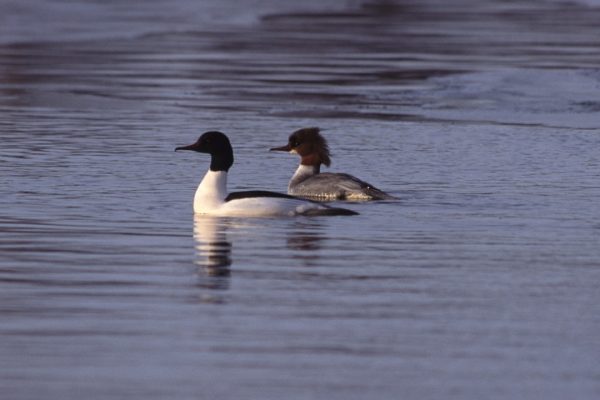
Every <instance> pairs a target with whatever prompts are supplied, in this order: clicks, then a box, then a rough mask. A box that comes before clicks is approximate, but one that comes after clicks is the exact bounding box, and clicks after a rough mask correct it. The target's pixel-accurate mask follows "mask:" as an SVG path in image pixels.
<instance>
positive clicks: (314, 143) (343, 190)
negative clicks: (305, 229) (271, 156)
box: [271, 128, 396, 200]
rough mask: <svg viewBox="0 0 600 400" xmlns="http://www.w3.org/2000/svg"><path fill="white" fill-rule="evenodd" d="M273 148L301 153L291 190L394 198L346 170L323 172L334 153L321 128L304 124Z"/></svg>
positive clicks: (320, 194)
mask: <svg viewBox="0 0 600 400" xmlns="http://www.w3.org/2000/svg"><path fill="white" fill-rule="evenodd" d="M271 151H286V152H289V153H295V154H298V155H299V156H300V165H299V166H298V169H297V170H296V172H295V173H294V175H293V176H292V179H291V180H290V182H289V184H288V194H291V195H294V196H300V197H308V198H313V199H319V200H394V199H396V198H395V197H394V196H391V195H389V194H387V193H385V192H383V191H381V190H379V189H377V188H376V187H375V186H373V185H371V184H369V183H367V182H364V181H361V180H360V179H358V178H356V177H354V176H352V175H349V174H343V173H331V172H324V173H321V164H324V165H326V166H327V167H329V165H331V158H330V157H331V156H330V154H329V146H328V145H327V141H326V140H325V138H324V137H323V136H322V135H321V134H320V130H319V128H303V129H299V130H297V131H296V132H294V133H292V134H291V135H290V137H289V140H288V143H287V144H286V145H285V146H281V147H273V148H272V149H271Z"/></svg>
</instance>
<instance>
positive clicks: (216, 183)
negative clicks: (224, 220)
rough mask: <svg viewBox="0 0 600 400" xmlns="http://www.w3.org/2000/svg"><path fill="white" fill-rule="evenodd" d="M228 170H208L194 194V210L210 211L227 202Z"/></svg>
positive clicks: (198, 211)
mask: <svg viewBox="0 0 600 400" xmlns="http://www.w3.org/2000/svg"><path fill="white" fill-rule="evenodd" d="M225 197H227V172H226V171H212V170H208V172H207V173H206V175H204V178H202V182H200V185H198V189H196V194H195V196H194V212H196V213H209V212H210V211H212V210H214V209H216V208H218V207H219V206H221V205H222V204H223V203H224V202H225Z"/></svg>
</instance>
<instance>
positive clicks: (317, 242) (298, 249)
mask: <svg viewBox="0 0 600 400" xmlns="http://www.w3.org/2000/svg"><path fill="white" fill-rule="evenodd" d="M322 230H323V225H322V224H321V223H320V221H318V220H316V219H315V220H310V221H295V224H294V227H293V228H291V229H290V231H289V235H288V237H287V247H288V249H290V250H293V251H294V254H293V257H294V258H296V259H299V260H302V261H303V264H304V265H305V266H314V265H318V264H319V256H318V251H319V250H320V249H321V248H322V245H323V241H324V239H325V236H324V235H323V233H322Z"/></svg>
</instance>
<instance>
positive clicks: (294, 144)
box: [292, 140, 300, 147]
mask: <svg viewBox="0 0 600 400" xmlns="http://www.w3.org/2000/svg"><path fill="white" fill-rule="evenodd" d="M298 146H300V142H299V141H297V140H294V141H293V142H292V147H298Z"/></svg>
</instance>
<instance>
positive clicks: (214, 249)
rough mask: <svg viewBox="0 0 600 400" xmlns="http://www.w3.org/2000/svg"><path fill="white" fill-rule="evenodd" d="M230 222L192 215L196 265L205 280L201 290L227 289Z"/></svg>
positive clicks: (229, 272)
mask: <svg viewBox="0 0 600 400" xmlns="http://www.w3.org/2000/svg"><path fill="white" fill-rule="evenodd" d="M229 223H230V221H229V220H228V219H226V218H218V217H210V216H206V215H198V214H196V215H194V241H195V248H196V261H195V263H196V265H198V266H199V267H200V268H201V270H200V271H201V272H202V275H203V277H204V278H205V279H203V282H202V283H201V286H202V287H203V288H208V289H217V290H218V289H220V290H223V289H228V288H229V276H230V274H231V269H230V267H231V263H232V261H231V248H232V246H231V242H229V241H228V240H227V234H226V232H227V228H228V226H229Z"/></svg>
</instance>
